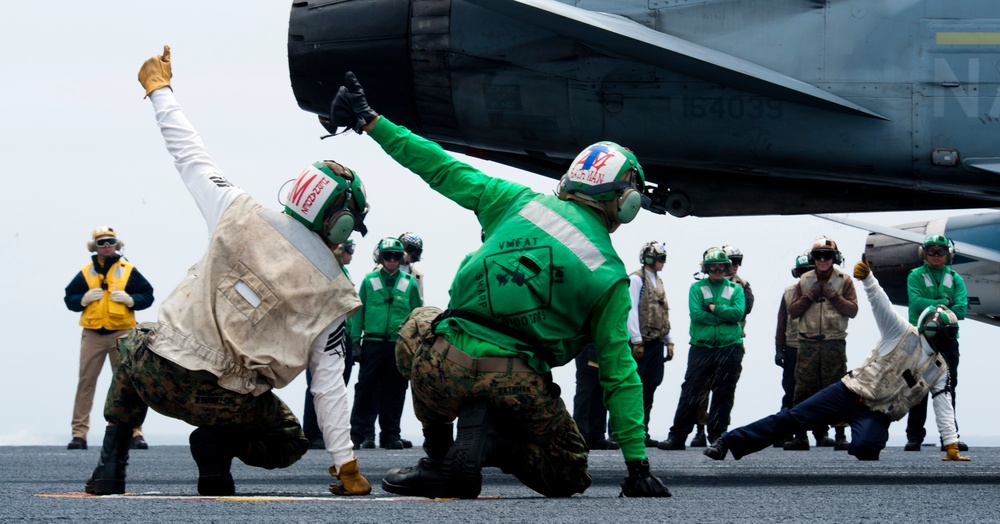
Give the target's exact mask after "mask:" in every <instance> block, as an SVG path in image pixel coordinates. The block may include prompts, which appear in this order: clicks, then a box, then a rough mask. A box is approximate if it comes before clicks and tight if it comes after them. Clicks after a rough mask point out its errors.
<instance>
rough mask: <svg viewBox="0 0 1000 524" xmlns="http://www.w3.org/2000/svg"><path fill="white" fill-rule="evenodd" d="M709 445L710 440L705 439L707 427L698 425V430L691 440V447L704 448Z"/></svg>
mask: <svg viewBox="0 0 1000 524" xmlns="http://www.w3.org/2000/svg"><path fill="white" fill-rule="evenodd" d="M713 442H714V441H713ZM707 445H708V439H707V438H705V426H702V425H701V424H698V428H697V429H696V430H695V433H694V438H692V439H691V447H692V448H703V447H705V446H707Z"/></svg>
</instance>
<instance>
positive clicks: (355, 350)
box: [351, 342, 365, 364]
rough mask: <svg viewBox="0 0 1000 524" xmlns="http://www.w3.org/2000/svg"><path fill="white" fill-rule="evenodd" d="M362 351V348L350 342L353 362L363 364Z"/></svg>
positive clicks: (358, 344)
mask: <svg viewBox="0 0 1000 524" xmlns="http://www.w3.org/2000/svg"><path fill="white" fill-rule="evenodd" d="M362 349H363V348H362V347H361V344H360V343H357V344H355V343H354V342H351V356H352V357H354V362H356V363H358V364H364V363H365V356H364V355H365V353H364V351H362Z"/></svg>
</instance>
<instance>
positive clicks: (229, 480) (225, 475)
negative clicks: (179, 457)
mask: <svg viewBox="0 0 1000 524" xmlns="http://www.w3.org/2000/svg"><path fill="white" fill-rule="evenodd" d="M188 442H189V443H190V444H191V456H192V457H194V461H195V463H196V464H198V494H199V495H205V496H214V497H225V496H231V495H234V494H235V493H236V485H235V484H234V483H233V475H232V473H230V471H229V468H230V467H232V464H233V457H234V456H235V453H234V452H233V450H232V447H230V446H227V445H226V444H225V443H223V442H221V441H220V438H219V437H218V435H216V433H214V432H212V431H211V430H209V429H207V428H197V429H195V430H194V431H192V432H191V436H190V437H189V438H188Z"/></svg>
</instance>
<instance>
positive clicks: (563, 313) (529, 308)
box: [331, 73, 670, 498]
mask: <svg viewBox="0 0 1000 524" xmlns="http://www.w3.org/2000/svg"><path fill="white" fill-rule="evenodd" d="M345 83H346V86H343V87H341V88H340V90H339V91H338V93H337V96H336V98H335V99H334V102H333V107H332V110H331V113H332V115H331V119H332V121H333V122H334V123H335V124H336V125H338V126H346V127H350V128H353V129H354V130H355V131H356V132H359V133H360V132H362V131H366V132H367V133H368V135H369V136H370V137H372V138H373V139H374V140H375V141H376V142H377V143H378V144H379V145H380V146H382V149H383V150H384V151H385V152H386V153H388V154H389V155H390V156H391V157H392V158H393V159H394V160H396V161H397V162H399V163H400V164H401V165H403V166H405V167H407V168H409V169H410V170H411V171H413V172H414V173H416V174H417V175H418V176H420V177H421V178H422V179H423V180H425V181H426V182H427V183H428V184H429V185H430V186H431V188H433V189H434V190H435V191H437V192H439V193H441V194H442V195H444V196H445V197H448V198H449V199H451V200H453V201H454V202H456V203H458V204H459V205H461V206H462V207H464V208H466V209H468V210H470V211H474V212H475V214H476V218H477V219H478V220H479V223H480V224H481V225H482V228H483V231H484V232H485V240H484V243H483V245H482V246H481V247H480V248H479V249H478V250H477V251H476V252H474V253H472V254H471V255H470V256H469V257H468V258H467V259H466V260H465V261H464V262H463V263H462V265H461V266H460V267H459V270H458V273H457V274H456V276H455V279H454V281H453V283H452V286H451V290H450V294H451V299H450V302H449V309H448V310H447V311H445V312H443V313H441V314H440V315H436V314H435V313H436V312H435V311H434V309H433V308H418V309H417V310H415V311H414V313H413V314H412V315H411V317H410V319H409V320H407V322H406V323H404V325H403V327H402V328H401V332H408V333H412V332H413V331H414V327H413V325H414V324H418V323H421V322H422V323H423V324H425V327H423V328H422V329H418V330H417V331H418V332H422V333H424V338H422V340H421V343H419V344H416V345H414V344H407V343H406V342H405V337H401V339H400V343H399V344H397V360H398V365H399V368H400V372H401V373H403V374H404V375H407V374H408V375H409V376H410V380H411V383H412V386H413V406H414V412H415V414H416V416H417V418H418V419H419V420H420V422H421V424H422V426H423V432H424V451H425V452H426V453H427V456H426V457H425V458H423V459H421V460H420V462H419V463H418V465H417V466H414V467H409V468H401V469H394V470H391V471H389V472H388V473H387V474H386V477H385V479H384V480H383V481H382V487H383V489H385V490H386V491H389V492H391V493H397V494H403V495H416V496H424V497H432V498H436V497H458V498H474V497H477V496H478V495H479V493H480V491H481V488H482V474H481V468H482V467H483V466H496V467H499V468H501V469H502V470H503V471H504V472H506V473H510V474H513V475H515V476H516V477H517V478H518V479H519V480H520V481H521V482H523V483H525V484H526V485H527V486H529V487H530V488H532V489H534V490H535V491H537V492H539V493H541V494H543V495H546V496H552V497H566V496H571V495H573V494H575V493H582V492H583V491H584V490H585V489H587V487H588V486H590V484H591V481H592V478H591V476H590V473H589V472H588V470H587V446H586V443H585V442H584V439H583V436H582V435H581V434H580V431H579V430H578V429H577V427H576V424H575V423H574V422H573V419H572V417H571V416H570V414H569V412H568V411H567V410H566V407H565V405H564V404H563V402H562V400H561V398H560V391H559V387H558V386H557V385H556V384H555V383H553V382H552V375H551V369H552V368H554V367H557V366H562V365H565V364H567V363H568V362H570V361H571V360H572V359H573V358H574V357H575V356H576V355H577V354H578V353H579V352H580V351H581V350H582V349H583V347H584V346H585V345H586V344H587V343H588V342H591V341H593V342H594V343H595V345H596V347H597V354H598V360H599V368H598V369H599V372H600V374H601V383H602V385H603V386H604V387H605V399H606V404H607V405H608V408H609V411H610V413H611V418H612V421H613V423H614V427H615V432H616V435H617V437H618V443H619V444H620V445H621V449H622V454H623V455H624V457H625V462H626V467H627V469H628V477H627V478H626V480H625V481H624V482H623V483H622V494H623V495H624V496H630V497H631V496H649V497H664V496H669V494H670V492H669V491H668V490H667V488H666V487H665V486H664V485H663V483H662V482H660V480H659V479H658V478H656V477H655V476H653V475H652V474H651V473H650V469H649V462H648V461H647V460H646V453H645V448H644V447H643V437H644V431H643V426H642V383H641V382H640V381H639V376H638V374H637V373H636V365H635V361H634V360H633V359H632V356H631V349H630V347H629V341H628V332H627V329H626V319H627V315H628V310H629V307H630V304H629V297H628V278H627V277H626V274H625V268H624V265H623V264H622V262H621V260H620V259H619V258H618V256H617V255H616V253H615V250H614V247H613V246H612V244H611V238H610V235H609V233H610V232H612V231H614V230H615V229H617V228H618V226H619V225H620V224H621V223H625V222H630V221H631V220H632V219H633V218H634V217H635V215H636V214H637V213H638V211H639V209H640V207H641V206H644V205H645V206H648V203H649V200H648V197H645V195H643V194H642V191H643V189H644V178H643V173H642V168H641V167H640V166H639V163H638V161H637V160H636V158H635V156H634V155H633V154H632V153H631V152H630V151H628V150H627V149H625V148H622V147H621V146H619V145H617V144H614V143H611V142H601V143H598V144H594V145H592V146H590V147H588V148H586V149H585V150H584V151H583V152H582V153H580V155H579V156H577V158H576V159H575V160H574V161H573V162H572V163H571V164H569V166H568V167H569V169H568V171H567V173H566V174H565V175H564V176H563V178H562V180H561V181H560V183H559V191H558V194H559V196H558V197H556V196H553V195H545V194H541V193H536V192H534V191H532V190H531V189H530V188H528V187H525V186H523V185H521V184H517V183H514V182H510V181H507V180H503V179H500V178H493V177H490V176H487V175H486V174H484V173H482V172H480V171H479V170H477V169H475V168H474V167H472V166H470V165H468V164H465V163H462V162H459V161H458V160H456V159H454V158H452V157H451V156H449V155H448V154H447V153H445V152H444V150H443V149H441V147H440V146H438V145H437V144H435V143H434V142H431V141H429V140H426V139H423V138H421V137H419V136H417V135H414V134H413V133H411V132H410V131H409V130H407V129H405V128H403V127H400V126H397V125H395V124H393V123H392V122H390V121H389V120H388V119H386V118H385V117H384V116H379V115H378V114H377V113H375V112H374V111H372V110H371V108H370V107H369V106H368V103H367V100H366V99H365V95H364V91H363V90H362V88H361V85H360V84H359V83H358V81H357V79H356V78H355V77H354V74H353V73H347V75H346V77H345ZM432 315H434V321H433V322H429V321H428V317H430V316H432ZM408 326H409V327H408ZM411 351H412V353H411ZM456 418H457V419H458V434H457V436H456V435H454V434H453V422H454V421H455V419H456Z"/></svg>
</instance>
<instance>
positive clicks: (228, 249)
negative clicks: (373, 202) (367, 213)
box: [147, 195, 361, 395]
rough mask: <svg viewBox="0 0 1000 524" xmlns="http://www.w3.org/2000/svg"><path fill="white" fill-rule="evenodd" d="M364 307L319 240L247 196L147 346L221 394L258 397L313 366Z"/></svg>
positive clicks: (163, 312)
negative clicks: (314, 353) (317, 351)
mask: <svg viewBox="0 0 1000 524" xmlns="http://www.w3.org/2000/svg"><path fill="white" fill-rule="evenodd" d="M360 307H361V300H360V299H359V298H358V295H357V292H356V291H355V290H354V286H353V285H352V284H351V282H350V280H348V278H347V277H346V276H345V275H344V273H343V271H342V270H341V269H340V264H338V263H337V261H336V259H334V257H333V253H332V252H331V251H330V249H328V248H327V247H326V245H325V244H324V243H323V241H322V240H320V238H319V235H317V234H316V233H314V232H312V231H309V230H308V229H306V228H305V227H304V226H303V225H301V224H299V223H298V222H296V221H295V219H293V218H292V217H290V216H288V215H285V214H283V213H279V212H277V211H272V210H269V209H265V208H263V207H261V206H260V204H258V203H257V202H256V201H254V200H253V199H252V198H250V197H249V196H248V195H241V196H239V197H237V199H236V200H235V201H233V203H232V204H231V205H230V206H229V208H227V209H226V211H225V212H224V213H223V215H222V218H221V220H220V221H219V224H218V225H217V226H216V229H215V233H214V234H213V235H212V238H211V240H210V241H209V247H208V250H207V251H206V253H205V255H204V256H203V257H202V259H201V260H199V261H198V263H197V264H195V265H194V267H192V268H191V269H190V270H189V271H188V274H187V276H186V277H185V278H184V280H183V281H182V282H181V283H180V285H178V286H177V288H176V289H174V291H173V292H172V293H171V294H170V296H169V297H167V299H166V300H165V301H164V302H163V304H162V305H161V306H160V314H159V320H158V322H157V324H156V327H155V328H154V330H153V331H152V333H150V336H149V338H148V339H147V341H148V346H149V349H150V350H151V351H153V352H154V353H156V354H157V355H159V356H161V357H163V358H166V359H168V360H170V361H172V362H174V363H176V364H178V365H179V366H181V367H183V368H185V369H189V370H192V371H198V370H204V371H208V372H210V373H212V374H213V375H215V376H217V377H218V378H219V386H220V387H223V388H225V389H228V390H230V391H235V392H237V393H253V394H254V395H259V394H261V393H264V392H265V391H267V390H269V389H271V388H272V387H273V388H281V387H283V386H285V385H287V384H288V383H289V382H291V381H292V379H294V378H295V377H296V376H297V375H298V374H299V373H301V372H302V370H303V369H305V367H306V365H307V364H308V358H309V348H310V346H311V345H312V343H313V341H314V340H315V339H316V337H318V336H319V334H320V333H321V332H322V331H323V330H324V329H326V328H327V327H328V326H329V325H330V324H332V323H333V321H335V320H336V319H337V318H339V317H341V316H343V315H352V314H354V313H355V312H356V311H357V310H358V309H359V308H360Z"/></svg>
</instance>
